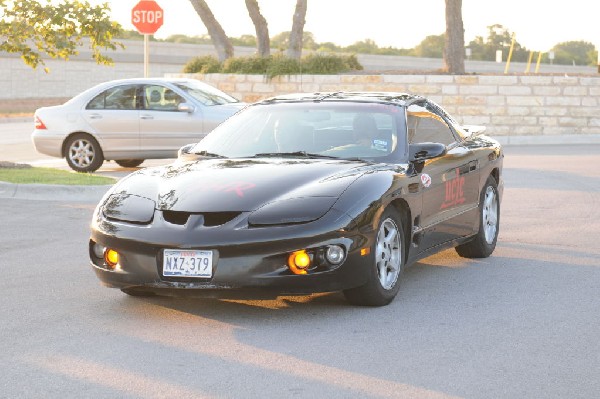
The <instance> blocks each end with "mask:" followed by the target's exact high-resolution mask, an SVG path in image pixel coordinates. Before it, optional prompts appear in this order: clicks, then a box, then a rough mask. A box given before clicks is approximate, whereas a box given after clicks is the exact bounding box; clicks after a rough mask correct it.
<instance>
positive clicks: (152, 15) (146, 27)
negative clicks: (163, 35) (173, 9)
mask: <svg viewBox="0 0 600 399" xmlns="http://www.w3.org/2000/svg"><path fill="white" fill-rule="evenodd" d="M163 16H164V12H163V9H162V8H160V6H159V5H158V4H157V3H156V2H155V1H153V0H142V1H140V2H139V3H137V4H136V5H135V7H133V9H132V10H131V23H132V24H133V26H135V27H136V28H137V30H138V32H140V33H142V34H144V35H151V34H153V33H155V32H156V31H157V30H158V28H160V27H161V26H162V24H163Z"/></svg>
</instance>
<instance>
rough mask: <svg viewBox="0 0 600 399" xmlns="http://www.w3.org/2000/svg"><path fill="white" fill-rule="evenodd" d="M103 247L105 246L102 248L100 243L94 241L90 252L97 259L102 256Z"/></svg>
mask: <svg viewBox="0 0 600 399" xmlns="http://www.w3.org/2000/svg"><path fill="white" fill-rule="evenodd" d="M105 249H106V248H104V247H103V246H102V245H100V244H98V243H94V245H92V253H93V254H94V256H95V257H96V258H98V259H102V258H104V250H105Z"/></svg>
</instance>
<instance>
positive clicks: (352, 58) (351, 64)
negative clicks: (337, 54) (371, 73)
mask: <svg viewBox="0 0 600 399" xmlns="http://www.w3.org/2000/svg"><path fill="white" fill-rule="evenodd" d="M343 57H344V61H345V62H346V64H348V68H350V70H351V71H362V70H363V69H364V68H363V66H362V65H361V64H360V62H358V58H356V54H351V55H346V56H343Z"/></svg>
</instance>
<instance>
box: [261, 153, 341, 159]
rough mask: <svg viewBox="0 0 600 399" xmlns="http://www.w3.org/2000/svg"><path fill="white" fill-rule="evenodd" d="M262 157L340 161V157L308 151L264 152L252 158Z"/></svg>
mask: <svg viewBox="0 0 600 399" xmlns="http://www.w3.org/2000/svg"><path fill="white" fill-rule="evenodd" d="M260 157H303V158H322V159H340V157H334V156H332V155H323V154H315V153H311V152H306V151H294V152H262V153H259V154H255V155H253V156H252V158H260Z"/></svg>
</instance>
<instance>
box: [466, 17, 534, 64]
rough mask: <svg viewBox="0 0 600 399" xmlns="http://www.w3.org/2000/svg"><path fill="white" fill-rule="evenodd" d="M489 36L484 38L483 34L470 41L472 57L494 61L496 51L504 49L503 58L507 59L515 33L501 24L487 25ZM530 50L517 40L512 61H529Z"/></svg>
mask: <svg viewBox="0 0 600 399" xmlns="http://www.w3.org/2000/svg"><path fill="white" fill-rule="evenodd" d="M487 28H488V37H487V39H485V40H484V39H483V38H482V37H481V36H477V37H475V39H474V40H472V41H471V42H470V43H469V46H468V47H469V48H470V49H471V58H472V59H474V60H481V61H493V60H495V59H496V51H497V50H502V53H503V59H504V60H506V57H507V56H508V52H509V49H510V45H511V43H512V38H513V33H512V32H511V31H510V30H508V29H507V28H505V27H504V26H502V25H500V24H494V25H490V26H488V27H487ZM528 57H529V50H527V49H526V48H525V47H523V46H521V44H520V43H519V42H518V41H517V40H515V44H514V47H513V54H512V59H511V61H521V62H524V61H527V58H528Z"/></svg>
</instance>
